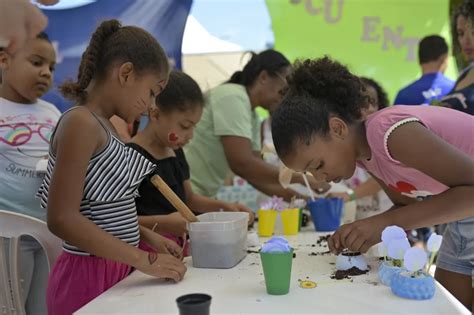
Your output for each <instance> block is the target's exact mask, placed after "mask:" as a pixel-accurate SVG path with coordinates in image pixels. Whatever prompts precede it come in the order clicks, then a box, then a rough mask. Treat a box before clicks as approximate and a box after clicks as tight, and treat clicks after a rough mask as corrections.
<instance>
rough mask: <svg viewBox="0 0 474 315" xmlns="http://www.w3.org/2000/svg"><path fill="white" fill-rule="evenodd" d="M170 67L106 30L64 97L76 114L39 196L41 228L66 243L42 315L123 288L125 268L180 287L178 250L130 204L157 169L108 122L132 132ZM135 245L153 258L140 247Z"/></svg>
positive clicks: (154, 45)
mask: <svg viewBox="0 0 474 315" xmlns="http://www.w3.org/2000/svg"><path fill="white" fill-rule="evenodd" d="M168 72H169V66H168V62H167V58H166V55H165V53H164V52H163V49H162V48H161V47H160V45H159V44H158V42H157V41H156V40H155V39H154V38H153V37H152V36H151V35H150V34H149V33H147V32H146V31H144V30H142V29H140V28H137V27H132V26H125V27H122V26H121V25H120V23H119V22H118V21H116V20H110V21H105V22H103V23H102V24H101V25H100V26H99V27H98V28H97V30H96V31H95V32H94V34H93V35H92V38H91V41H90V43H89V46H88V47H87V49H86V51H85V53H84V54H83V56H82V60H81V64H80V66H79V74H78V79H77V82H67V83H65V84H64V85H63V86H62V87H61V89H62V92H63V94H64V95H65V96H67V97H70V98H72V99H74V100H75V101H76V102H77V103H78V105H81V106H76V107H73V109H71V110H69V111H67V112H66V113H64V115H63V116H62V117H61V119H60V121H59V123H58V125H57V129H56V130H55V133H54V134H53V136H52V140H51V147H50V152H49V163H48V169H47V175H46V176H45V179H44V182H43V184H42V186H41V188H40V190H39V193H38V195H39V197H40V198H41V203H42V206H44V207H47V210H48V220H47V221H48V227H49V229H50V230H51V232H53V233H54V234H55V235H57V236H58V237H60V238H62V239H63V240H64V245H63V248H64V252H63V253H62V254H61V256H60V257H59V258H58V260H57V261H56V263H55V265H54V267H53V269H52V271H51V274H50V277H49V282H48V290H47V304H48V313H49V314H71V313H73V312H75V311H77V310H78V309H79V308H81V307H82V306H83V305H85V304H87V303H88V302H90V301H91V300H92V299H94V298H95V297H97V296H98V295H99V294H101V293H102V292H104V291H105V290H107V289H108V288H110V287H111V286H113V285H114V284H115V283H117V282H118V281H120V280H122V279H123V278H125V277H126V276H127V275H128V274H129V273H130V271H131V270H132V268H136V269H138V270H140V271H142V272H144V273H146V274H149V275H152V276H155V277H158V278H169V279H173V280H175V281H180V280H181V279H182V278H183V275H184V273H185V272H186V267H185V266H184V264H183V263H182V261H181V260H180V259H178V258H177V257H179V254H178V252H179V247H178V246H177V245H176V244H175V243H174V242H172V241H169V240H166V239H164V238H163V237H160V236H159V235H158V234H156V233H154V232H152V231H151V230H149V229H147V228H145V227H141V226H139V224H138V220H137V212H136V208H135V200H134V198H135V197H136V196H137V188H138V185H139V184H140V182H141V180H142V179H143V178H144V177H145V176H146V175H147V174H149V173H150V172H152V171H153V170H154V168H155V166H154V165H153V164H152V163H151V162H149V161H148V160H147V159H146V158H145V157H143V156H142V155H141V154H140V153H139V152H137V151H135V150H132V149H130V148H127V147H125V146H124V144H123V143H122V142H121V141H120V140H119V139H118V137H117V136H116V134H115V131H114V129H113V127H112V125H111V124H110V122H109V118H110V117H111V116H112V115H117V116H119V117H120V118H122V119H124V120H125V121H127V122H130V123H131V122H133V121H135V120H136V119H137V118H139V117H140V115H141V114H142V113H144V112H146V111H147V110H148V108H149V107H150V105H151V104H153V103H154V99H155V96H156V95H158V94H159V93H160V92H161V91H162V90H163V88H164V86H165V83H166V81H167V79H168ZM140 236H141V237H142V238H143V239H144V240H145V241H146V242H147V243H148V244H149V245H150V246H152V247H153V248H154V249H155V250H156V252H157V253H158V254H156V253H155V252H152V253H148V252H145V251H142V250H141V249H139V248H138V247H137V245H138V243H139V240H140Z"/></svg>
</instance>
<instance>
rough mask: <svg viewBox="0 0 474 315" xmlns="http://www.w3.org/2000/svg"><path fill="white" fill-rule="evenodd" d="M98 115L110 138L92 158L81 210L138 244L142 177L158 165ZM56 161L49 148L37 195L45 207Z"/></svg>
mask: <svg viewBox="0 0 474 315" xmlns="http://www.w3.org/2000/svg"><path fill="white" fill-rule="evenodd" d="M73 109H74V108H73ZM66 113H67V112H66ZM66 113H64V114H63V116H64V115H65V114H66ZM91 113H92V112H91ZM92 114H94V113H92ZM94 116H95V114H94ZM95 117H96V118H97V120H98V121H99V123H100V124H101V125H102V127H103V128H104V129H105V130H106V132H107V138H108V140H107V145H106V146H105V148H104V149H103V150H101V151H100V152H97V153H96V154H94V155H93V156H92V158H91V160H90V161H89V164H88V166H87V173H86V178H85V182H84V192H83V197H82V201H81V204H80V208H79V211H80V213H81V214H82V215H83V216H85V217H86V218H88V219H89V220H91V221H92V222H94V224H96V225H97V226H99V227H100V228H101V229H103V230H104V231H106V232H108V233H110V234H112V235H114V236H115V237H117V238H119V239H121V240H122V241H124V242H126V243H128V244H130V245H132V246H137V245H138V242H139V241H140V233H139V229H138V216H137V210H136V207H135V197H137V192H138V186H139V184H140V182H141V180H142V179H143V178H144V177H145V176H146V175H148V174H149V173H151V172H152V171H153V170H154V169H155V165H153V163H151V162H150V161H149V160H147V159H146V158H145V157H144V156H143V155H141V154H140V153H139V152H138V151H136V150H133V149H132V148H129V147H126V146H125V145H124V144H123V143H122V142H121V141H120V140H119V139H117V137H115V136H114V135H113V134H112V133H111V132H110V131H109V129H108V128H106V126H105V125H104V124H103V123H102V122H101V121H100V120H99V118H98V117H97V116H95ZM53 136H54V134H53ZM51 143H52V141H51ZM55 162H56V156H55V154H54V153H53V151H52V148H51V147H50V150H49V159H48V167H47V172H46V175H45V178H44V180H43V183H42V185H41V187H40V189H39V191H38V194H37V196H38V197H39V198H41V206H42V207H43V208H46V207H47V205H48V191H49V185H50V183H51V176H52V173H53V169H54V165H55ZM63 248H64V250H65V251H66V252H68V253H72V254H78V255H85V256H88V255H90V254H89V253H87V252H85V251H83V250H81V249H80V248H77V247H76V246H74V245H72V244H69V243H67V242H63Z"/></svg>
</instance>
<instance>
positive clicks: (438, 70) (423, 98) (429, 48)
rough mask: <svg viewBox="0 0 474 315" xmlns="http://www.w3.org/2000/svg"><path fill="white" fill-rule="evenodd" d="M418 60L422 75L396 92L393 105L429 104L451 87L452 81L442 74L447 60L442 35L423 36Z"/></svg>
mask: <svg viewBox="0 0 474 315" xmlns="http://www.w3.org/2000/svg"><path fill="white" fill-rule="evenodd" d="M418 60H419V63H420V67H421V71H422V73H423V75H422V76H421V78H419V79H418V80H416V81H415V82H413V83H411V84H409V85H408V86H406V87H404V88H403V89H402V90H400V91H399V92H398V94H397V97H396V98H395V102H394V104H395V105H397V104H398V105H420V104H430V103H431V102H433V101H436V100H439V99H441V97H443V96H444V95H446V94H448V93H449V92H450V91H451V90H452V89H453V87H454V81H452V80H451V79H449V78H447V77H446V76H444V74H443V73H444V71H445V70H446V67H447V60H448V45H447V44H446V41H445V40H444V38H443V37H441V36H438V35H430V36H426V37H425V38H423V39H422V40H421V41H420V43H419V45H418Z"/></svg>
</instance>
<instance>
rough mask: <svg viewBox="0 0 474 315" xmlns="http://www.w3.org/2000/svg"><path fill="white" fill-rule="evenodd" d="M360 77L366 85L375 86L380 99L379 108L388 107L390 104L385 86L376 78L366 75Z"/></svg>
mask: <svg viewBox="0 0 474 315" xmlns="http://www.w3.org/2000/svg"><path fill="white" fill-rule="evenodd" d="M360 79H361V81H362V83H363V84H364V85H366V86H371V87H373V88H374V90H375V92H377V98H378V99H379V103H378V107H377V109H383V108H387V107H388V105H389V103H388V96H387V92H385V90H384V89H383V87H382V86H381V85H380V84H379V83H378V82H377V81H375V80H374V79H371V78H366V77H361V78H360Z"/></svg>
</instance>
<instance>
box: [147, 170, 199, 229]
mask: <svg viewBox="0 0 474 315" xmlns="http://www.w3.org/2000/svg"><path fill="white" fill-rule="evenodd" d="M151 182H152V183H153V185H154V186H155V187H156V189H158V190H159V191H160V192H161V193H162V194H163V196H165V198H166V199H167V200H168V201H169V202H170V203H171V204H172V205H173V207H175V208H176V210H178V212H179V213H180V214H181V215H182V216H183V217H184V218H185V219H186V220H187V221H189V222H197V221H199V219H198V218H197V217H196V216H195V215H194V213H193V212H192V211H191V210H190V209H189V208H188V206H186V204H185V203H184V202H183V201H182V200H181V199H179V197H178V196H176V194H175V193H174V191H172V190H171V188H170V187H169V186H168V184H166V183H165V181H164V180H163V179H162V178H161V177H160V176H159V175H153V176H152V177H151Z"/></svg>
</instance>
